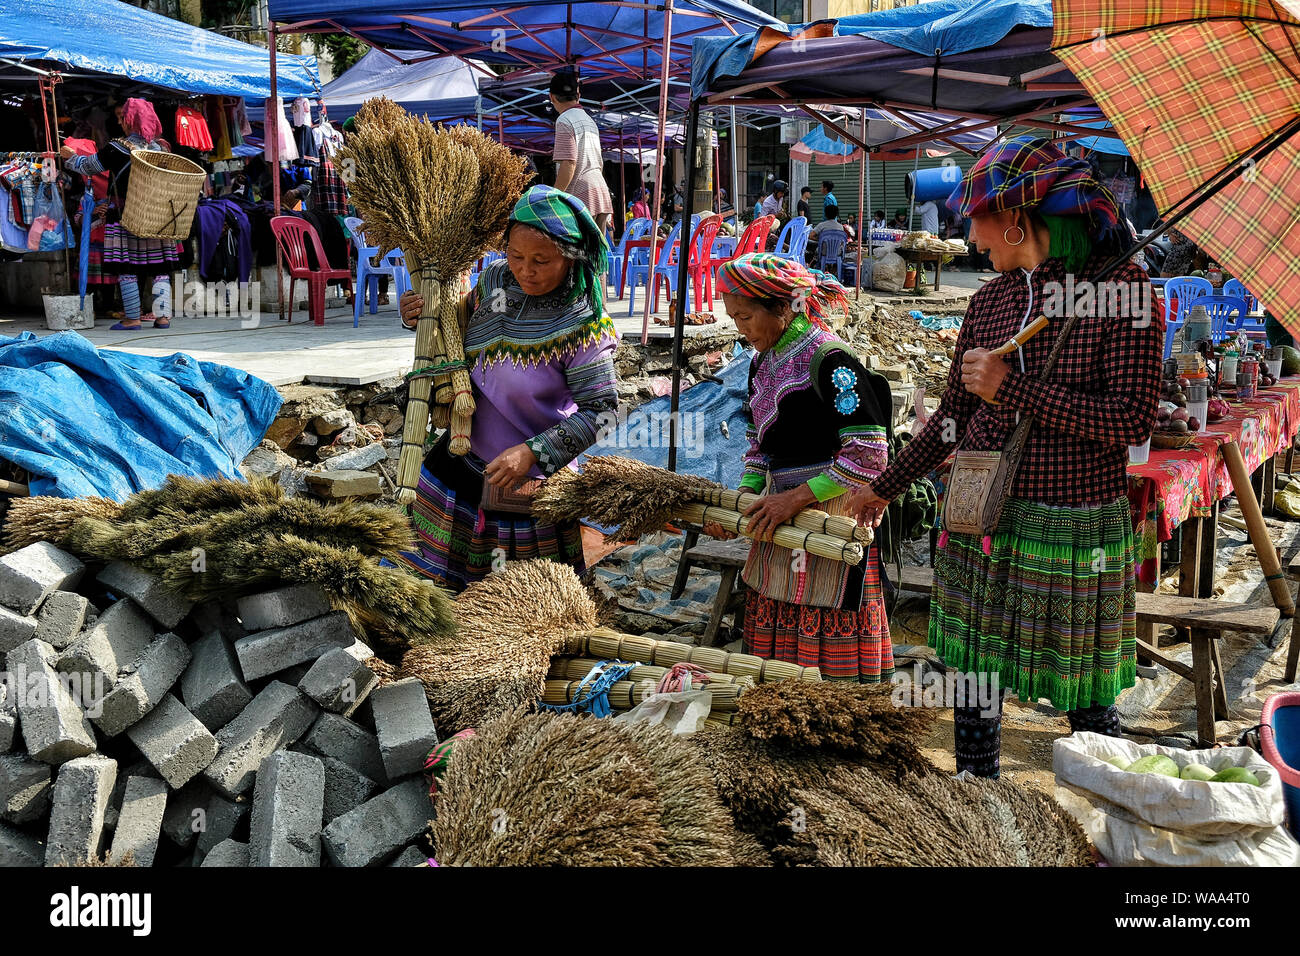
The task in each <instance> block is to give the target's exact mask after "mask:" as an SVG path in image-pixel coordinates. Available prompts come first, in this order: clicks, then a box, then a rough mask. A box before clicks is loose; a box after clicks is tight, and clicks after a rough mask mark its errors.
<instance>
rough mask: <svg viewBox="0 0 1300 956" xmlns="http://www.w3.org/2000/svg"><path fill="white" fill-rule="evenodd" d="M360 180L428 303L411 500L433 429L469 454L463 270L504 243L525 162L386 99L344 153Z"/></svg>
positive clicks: (367, 115)
mask: <svg viewBox="0 0 1300 956" xmlns="http://www.w3.org/2000/svg"><path fill="white" fill-rule="evenodd" d="M343 158H344V161H345V162H348V163H350V164H351V166H352V168H353V169H354V171H355V178H354V179H353V181H352V182H351V183H350V184H349V187H348V191H349V194H350V195H351V197H352V200H353V202H354V203H355V204H356V207H357V211H358V212H359V213H360V215H361V218H362V219H363V220H365V224H366V237H367V238H368V239H369V240H370V241H371V242H372V243H374V244H375V245H377V246H379V250H380V254H381V255H383V254H385V253H387V252H388V251H390V250H392V249H397V248H400V249H401V250H402V252H403V254H404V255H405V256H406V263H407V267H408V268H409V270H410V272H411V275H412V276H414V277H415V278H416V282H417V291H418V292H419V293H420V295H421V296H423V298H424V309H423V311H422V312H421V314H420V318H419V322H418V324H417V325H416V335H415V364H414V368H413V370H412V373H411V374H412V381H411V387H410V393H409V398H408V401H407V405H406V424H405V427H404V428H403V431H402V453H401V457H400V459H399V460H398V482H397V483H398V487H399V491H398V500H399V501H400V502H402V503H403V504H409V503H410V502H412V501H414V500H415V487H416V484H417V483H418V481H419V477H420V465H421V463H422V461H423V459H424V448H425V442H426V440H427V438H428V435H429V413H430V407H429V397H430V394H431V393H432V394H433V395H434V397H435V404H434V409H433V413H434V425H435V426H437V427H449V428H450V430H451V437H450V439H449V446H448V447H449V450H450V452H451V453H452V454H453V455H463V454H465V453H466V452H468V451H469V447H470V444H469V438H470V419H471V416H472V415H473V414H474V397H473V394H472V392H471V387H470V380H469V369H468V368H467V367H466V363H465V353H464V344H463V334H464V328H463V324H462V323H463V322H464V321H465V320H466V312H465V307H464V295H463V290H464V277H465V274H466V273H467V272H468V271H469V268H470V266H471V265H473V263H474V262H475V260H477V259H478V258H480V257H481V256H482V255H483V253H485V252H487V251H488V250H490V249H495V248H497V247H498V245H499V244H500V240H501V234H502V232H503V231H504V229H505V227H506V223H507V222H508V220H509V216H510V211H511V209H512V208H513V206H514V204H515V202H516V201H517V200H518V199H519V196H520V194H521V193H522V192H523V189H524V184H525V182H526V181H527V176H526V172H525V165H524V161H523V160H522V159H520V158H519V157H517V156H515V155H514V154H513V153H512V152H510V150H509V149H507V148H506V147H505V146H503V145H501V144H500V143H496V142H494V141H493V140H491V139H489V138H488V137H486V136H484V135H483V134H482V133H480V132H479V131H478V130H476V129H473V128H472V127H469V126H453V127H450V128H448V129H443V128H442V127H441V126H437V125H435V124H433V123H430V122H429V121H428V120H425V119H417V118H415V117H413V116H412V115H411V114H409V113H407V112H406V110H404V109H402V108H401V107H400V106H398V105H397V104H396V103H394V102H392V101H391V100H388V99H385V98H383V97H377V98H375V99H372V100H368V101H367V102H366V104H365V105H364V106H362V107H361V109H360V110H359V111H358V113H357V129H356V132H355V133H353V135H352V136H351V137H349V139H348V144H347V146H346V148H345V149H344V150H343Z"/></svg>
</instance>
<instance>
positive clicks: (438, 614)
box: [5, 475, 456, 646]
mask: <svg viewBox="0 0 1300 956" xmlns="http://www.w3.org/2000/svg"><path fill="white" fill-rule="evenodd" d="M5 527H6V536H7V538H8V539H9V540H10V541H12V542H20V541H23V540H25V539H26V538H28V537H30V536H31V535H32V534H33V533H35V532H36V531H37V529H41V528H44V529H45V530H46V532H47V533H46V535H44V536H43V538H44V540H50V541H52V543H54V544H57V545H59V546H60V547H62V548H65V549H67V550H69V551H72V552H73V553H75V554H77V555H79V556H81V557H83V558H86V559H90V560H97V561H127V562H129V563H131V564H134V565H136V566H138V567H140V568H142V569H144V570H146V571H149V572H151V573H153V574H157V575H159V576H160V577H161V578H162V580H163V583H164V584H166V585H167V586H168V587H170V588H172V589H173V590H175V591H177V592H179V593H180V594H183V595H184V596H186V597H188V598H190V599H191V600H195V601H204V600H210V599H218V598H230V597H237V596H240V595H244V594H250V593H255V592H257V591H260V590H265V589H266V588H267V587H270V586H276V585H278V584H280V583H282V582H286V581H287V582H291V583H296V584H315V585H318V586H319V587H321V588H322V589H324V590H325V592H326V593H327V594H329V595H330V598H331V601H332V602H333V603H334V605H335V607H338V608H339V609H341V610H345V611H347V612H348V614H349V616H350V617H351V618H352V621H353V624H354V625H355V626H357V627H360V628H363V629H365V630H366V631H367V632H369V633H373V634H374V635H375V636H377V637H380V638H383V639H384V640H386V641H387V642H389V643H392V644H397V645H400V646H405V645H407V644H419V643H424V642H427V641H435V640H440V639H442V638H445V637H446V636H448V635H450V634H452V633H454V631H455V625H456V622H455V619H454V617H453V615H452V603H451V598H450V597H449V596H448V595H447V594H446V593H445V592H444V591H443V590H442V589H441V588H439V587H437V586H436V585H435V584H433V583H432V582H431V581H428V580H426V579H424V578H420V577H416V576H415V575H413V574H410V573H408V572H406V571H403V570H401V569H400V568H396V567H387V566H384V565H382V564H381V563H380V561H381V559H384V558H388V559H391V558H393V557H395V555H396V552H398V551H403V550H409V549H410V547H411V529H410V525H409V524H408V522H407V521H406V519H405V517H404V516H403V515H402V514H401V513H400V512H398V511H396V510H394V509H392V508H385V507H381V506H378V505H371V504H365V503H362V502H354V501H344V502H329V503H327V502H319V501H313V500H311V499H308V498H289V497H287V496H286V495H285V493H284V489H283V488H281V487H280V486H279V485H278V484H277V483H275V482H274V481H271V480H269V479H254V480H253V481H250V482H247V483H246V482H242V481H234V480H229V479H220V480H215V481H214V480H207V479H198V478H185V477H180V476H176V475H173V476H171V477H170V478H168V479H167V481H166V482H165V483H164V484H163V485H162V487H160V488H157V489H153V490H150V491H144V492H140V493H138V494H135V495H132V496H131V497H130V498H128V499H127V500H126V501H125V502H123V503H122V504H121V505H118V504H116V503H113V502H103V501H101V500H99V499H64V498H32V499H29V500H28V501H26V502H24V508H22V509H18V510H16V511H11V512H10V515H9V520H8V521H7V522H6V526H5ZM200 553H201V554H202V557H203V561H202V563H201V564H199V565H197V566H196V563H195V557H196V554H200Z"/></svg>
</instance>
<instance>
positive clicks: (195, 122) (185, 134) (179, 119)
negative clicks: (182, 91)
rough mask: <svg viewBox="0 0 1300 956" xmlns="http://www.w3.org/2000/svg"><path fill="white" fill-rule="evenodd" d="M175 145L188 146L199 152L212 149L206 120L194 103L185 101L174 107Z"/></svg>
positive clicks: (210, 135)
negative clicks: (185, 102)
mask: <svg viewBox="0 0 1300 956" xmlns="http://www.w3.org/2000/svg"><path fill="white" fill-rule="evenodd" d="M176 145H178V146H188V147H189V148H190V149H197V150H198V151H199V152H201V153H206V152H209V151H210V150H211V149H212V133H211V131H210V130H209V129H208V120H207V117H205V116H204V115H203V113H202V111H201V110H199V109H198V108H197V107H196V106H195V105H194V104H191V103H187V104H184V105H182V106H178V107H177V108H176Z"/></svg>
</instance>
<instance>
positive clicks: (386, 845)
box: [321, 780, 433, 866]
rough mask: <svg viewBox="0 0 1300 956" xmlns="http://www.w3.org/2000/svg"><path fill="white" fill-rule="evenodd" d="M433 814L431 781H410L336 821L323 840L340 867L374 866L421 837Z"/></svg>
mask: <svg viewBox="0 0 1300 956" xmlns="http://www.w3.org/2000/svg"><path fill="white" fill-rule="evenodd" d="M432 816H433V805H432V804H431V803H430V802H429V787H428V784H426V783H425V782H424V781H423V780H407V781H405V782H404V783H399V784H398V785H397V786H396V787H393V788H392V789H391V790H386V791H385V792H384V793H381V794H380V795H379V796H377V797H375V798H373V799H371V800H367V801H366V802H365V803H363V804H362V805H361V806H359V807H357V808H356V809H355V810H352V811H351V812H349V813H345V814H343V816H341V817H339V818H338V819H336V820H334V821H333V822H332V823H330V825H329V826H327V827H326V828H325V830H324V832H323V833H322V834H321V839H322V841H323V843H324V845H325V852H326V853H328V854H329V857H330V860H332V861H333V862H334V863H335V864H336V865H337V866H375V865H377V864H380V863H383V862H384V861H385V860H386V859H388V858H389V857H391V856H393V855H394V854H396V853H397V852H398V851H399V850H401V848H402V847H404V846H406V845H407V844H408V843H413V842H415V841H416V840H418V839H419V838H420V834H422V833H424V831H425V829H426V828H427V827H428V826H429V818H430V817H432Z"/></svg>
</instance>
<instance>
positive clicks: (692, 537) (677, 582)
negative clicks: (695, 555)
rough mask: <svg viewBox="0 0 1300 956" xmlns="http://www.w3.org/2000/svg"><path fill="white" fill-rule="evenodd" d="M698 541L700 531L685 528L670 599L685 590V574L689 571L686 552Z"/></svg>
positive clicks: (675, 597) (673, 598)
mask: <svg viewBox="0 0 1300 956" xmlns="http://www.w3.org/2000/svg"><path fill="white" fill-rule="evenodd" d="M699 542H700V533H699V532H698V531H692V530H690V529H687V531H686V540H685V541H683V542H682V556H681V559H680V560H679V561H678V562H677V576H676V577H675V578H673V590H672V594H671V597H672V600H674V601H676V600H677V599H678V598H679V597H681V596H682V592H683V591H685V590H686V576H687V575H688V574H690V573H691V563H692V562H691V560H690V559H689V558H687V557H686V552H687V551H689V550H691V548H693V547H695V546H696V545H697V544H699Z"/></svg>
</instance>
